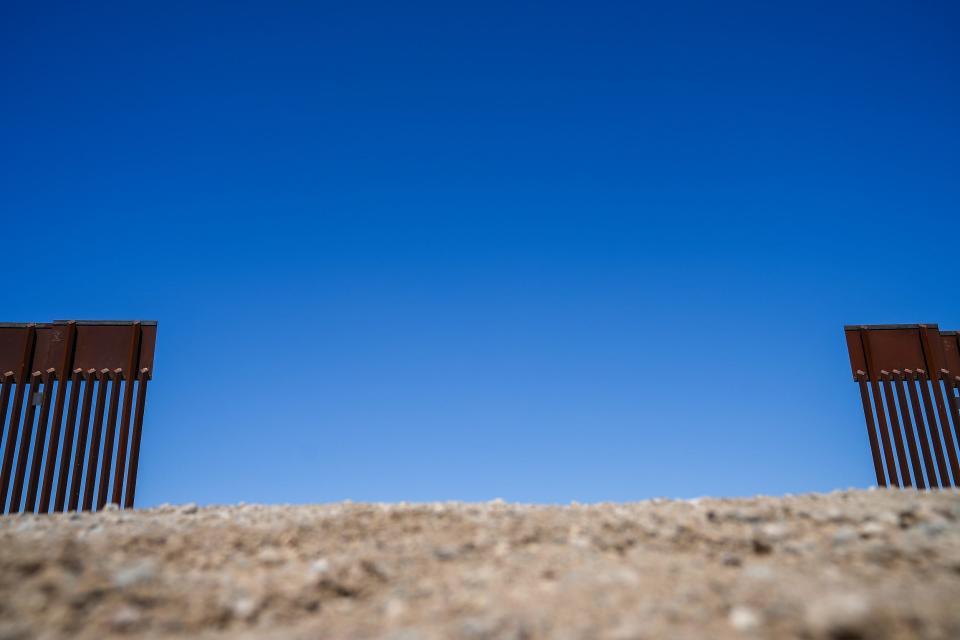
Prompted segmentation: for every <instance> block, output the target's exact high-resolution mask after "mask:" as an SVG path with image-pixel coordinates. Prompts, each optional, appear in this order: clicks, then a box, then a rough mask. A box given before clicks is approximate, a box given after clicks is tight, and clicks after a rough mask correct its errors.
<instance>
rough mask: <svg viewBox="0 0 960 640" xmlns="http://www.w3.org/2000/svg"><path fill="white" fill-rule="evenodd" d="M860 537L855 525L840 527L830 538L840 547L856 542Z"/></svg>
mask: <svg viewBox="0 0 960 640" xmlns="http://www.w3.org/2000/svg"><path fill="white" fill-rule="evenodd" d="M859 538H860V534H859V533H857V530H856V529H854V528H853V527H840V528H838V529H837V530H836V531H834V532H833V535H832V536H831V537H830V540H831V542H833V545H834V546H835V547H840V546H844V545H847V544H850V543H851V542H855V541H857V540H858V539H859Z"/></svg>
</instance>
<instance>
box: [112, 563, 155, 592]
mask: <svg viewBox="0 0 960 640" xmlns="http://www.w3.org/2000/svg"><path fill="white" fill-rule="evenodd" d="M156 575H157V570H156V567H155V566H154V564H153V562H150V561H148V560H144V561H142V562H138V563H136V564H133V565H130V566H129V567H124V568H122V569H119V570H117V571H115V572H114V574H113V584H114V585H115V586H117V587H119V588H120V589H128V588H130V587H135V586H137V585H139V584H143V583H145V582H150V581H151V580H153V578H154V577H155V576H156Z"/></svg>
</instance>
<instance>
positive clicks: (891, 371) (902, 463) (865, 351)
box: [844, 324, 960, 489]
mask: <svg viewBox="0 0 960 640" xmlns="http://www.w3.org/2000/svg"><path fill="white" fill-rule="evenodd" d="M844 332H845V333H846V338H847V350H848V352H849V354H850V367H851V370H852V372H853V379H854V381H856V382H857V384H858V385H859V387H860V399H861V402H862V404H863V414H864V417H865V418H866V422H867V436H868V438H869V440H870V452H871V454H872V456H873V467H874V471H875V472H876V475H877V484H878V485H880V486H882V487H885V486H888V485H893V486H896V487H911V486H915V487H917V488H918V489H925V488H939V487H956V486H960V462H958V451H957V445H958V444H960V398H958V397H957V394H958V392H960V336H958V335H957V332H955V331H944V332H941V331H940V330H939V328H938V327H937V325H935V324H912V325H862V326H847V327H844Z"/></svg>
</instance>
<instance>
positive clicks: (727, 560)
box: [720, 553, 743, 567]
mask: <svg viewBox="0 0 960 640" xmlns="http://www.w3.org/2000/svg"><path fill="white" fill-rule="evenodd" d="M720 562H721V563H722V564H723V565H724V566H725V567H739V566H740V565H742V564H743V560H741V559H740V556H738V555H736V554H735V553H725V554H723V557H722V558H720Z"/></svg>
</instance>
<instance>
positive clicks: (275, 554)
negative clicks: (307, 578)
mask: <svg viewBox="0 0 960 640" xmlns="http://www.w3.org/2000/svg"><path fill="white" fill-rule="evenodd" d="M257 560H259V561H260V562H261V563H262V564H268V565H276V564H281V563H282V562H283V554H282V553H280V550H279V549H277V548H276V547H264V548H263V549H261V550H260V551H259V552H258V553H257Z"/></svg>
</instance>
